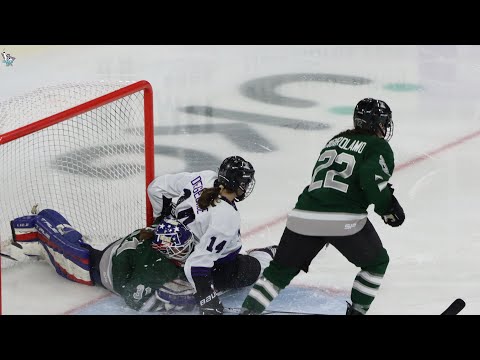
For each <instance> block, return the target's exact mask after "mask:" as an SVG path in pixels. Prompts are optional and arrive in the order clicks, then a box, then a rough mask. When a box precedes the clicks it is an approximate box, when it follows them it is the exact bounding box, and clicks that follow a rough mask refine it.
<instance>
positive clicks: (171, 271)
mask: <svg viewBox="0 0 480 360" xmlns="http://www.w3.org/2000/svg"><path fill="white" fill-rule="evenodd" d="M140 232H141V229H139V230H135V231H134V232H132V233H131V234H129V235H127V236H126V237H124V238H123V239H120V240H117V241H116V242H114V243H113V244H111V245H110V246H109V247H108V248H107V249H106V250H105V252H104V254H103V256H102V259H101V260H100V276H101V279H102V284H103V285H104V286H105V287H106V288H107V289H109V290H110V291H113V292H115V293H116V294H118V295H120V296H121V297H123V299H124V300H125V302H126V304H127V305H128V306H129V307H131V308H133V309H136V310H138V309H140V308H141V307H142V305H143V304H144V303H145V301H146V300H148V298H149V297H150V296H152V295H153V293H154V292H155V289H158V288H160V286H162V285H163V284H165V283H166V282H169V281H172V280H174V279H177V278H180V277H183V276H184V274H183V269H182V268H181V267H178V266H176V265H175V264H174V263H173V262H172V261H171V260H169V259H167V258H166V257H165V256H164V255H163V254H161V253H160V252H159V251H157V250H154V249H153V248H152V246H151V240H150V239H146V240H143V241H142V240H141V236H140Z"/></svg>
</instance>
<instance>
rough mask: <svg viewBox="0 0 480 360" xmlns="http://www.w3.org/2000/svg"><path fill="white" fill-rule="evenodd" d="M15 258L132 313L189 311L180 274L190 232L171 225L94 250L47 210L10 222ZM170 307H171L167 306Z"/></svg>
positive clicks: (191, 299) (165, 223)
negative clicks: (93, 288)
mask: <svg viewBox="0 0 480 360" xmlns="http://www.w3.org/2000/svg"><path fill="white" fill-rule="evenodd" d="M11 228H12V233H13V237H14V238H13V243H12V244H13V245H14V247H15V248H19V250H17V254H16V255H23V256H25V255H27V256H35V257H38V258H40V259H45V260H47V261H49V262H50V264H51V265H52V266H53V267H54V268H55V270H56V272H57V273H58V274H59V275H60V276H62V277H64V278H66V279H68V280H71V281H75V282H78V283H81V284H85V285H98V286H102V287H104V288H106V289H107V290H110V291H111V292H113V293H115V294H117V295H119V296H121V297H122V298H123V299H124V300H125V303H126V304H127V305H128V306H129V307H131V308H132V309H135V310H138V311H142V312H144V311H145V312H146V311H160V310H171V309H174V308H175V309H180V308H182V307H183V305H187V303H188V304H190V305H195V304H196V300H195V298H194V296H193V294H194V292H195V291H194V289H193V288H192V287H191V286H190V284H189V283H188V281H187V279H186V278H185V275H184V272H183V262H184V261H185V260H186V258H187V257H188V255H190V253H191V252H192V250H193V247H194V243H195V242H194V238H193V235H192V233H191V232H190V230H188V229H187V228H186V227H185V226H184V225H183V224H182V223H180V222H179V221H177V220H175V219H164V220H162V221H160V222H159V224H158V226H157V227H145V228H142V229H137V230H135V231H133V232H132V233H130V234H128V235H127V236H125V237H123V238H120V239H118V240H116V241H113V242H112V243H111V244H109V245H108V246H107V247H106V248H105V249H103V250H98V249H95V248H93V247H92V246H90V245H89V244H87V243H86V242H85V241H84V239H83V236H82V234H81V233H80V232H79V231H77V230H76V229H74V228H73V227H72V226H71V225H70V223H69V222H68V220H67V219H66V218H65V217H63V215H61V214H60V213H58V212H57V211H55V210H52V209H44V210H42V211H40V212H39V213H38V214H34V215H27V216H21V217H18V218H15V219H13V220H12V221H11ZM172 303H174V304H172Z"/></svg>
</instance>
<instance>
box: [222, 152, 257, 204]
mask: <svg viewBox="0 0 480 360" xmlns="http://www.w3.org/2000/svg"><path fill="white" fill-rule="evenodd" d="M217 182H218V184H219V185H223V186H224V187H225V188H226V189H228V190H231V191H235V192H236V193H237V194H238V190H241V191H243V193H242V194H240V195H238V196H237V197H236V199H235V201H242V200H243V199H245V198H247V197H248V196H249V195H250V194H251V193H252V191H253V188H254V186H255V169H254V168H253V166H252V164H251V163H250V162H248V161H246V160H245V159H243V158H242V157H240V156H230V157H228V158H226V159H225V160H223V162H222V164H221V165H220V168H219V169H218V179H217Z"/></svg>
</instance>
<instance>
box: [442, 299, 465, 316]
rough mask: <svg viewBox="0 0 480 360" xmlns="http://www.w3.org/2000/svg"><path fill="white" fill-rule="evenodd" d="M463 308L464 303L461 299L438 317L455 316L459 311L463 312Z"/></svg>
mask: <svg viewBox="0 0 480 360" xmlns="http://www.w3.org/2000/svg"><path fill="white" fill-rule="evenodd" d="M464 307H465V301H463V300H462V299H456V300H455V301H454V302H453V303H451V304H450V306H449V307H448V308H446V309H445V311H444V312H442V313H441V314H440V315H457V314H458V313H459V312H460V311H462V310H463V308H464Z"/></svg>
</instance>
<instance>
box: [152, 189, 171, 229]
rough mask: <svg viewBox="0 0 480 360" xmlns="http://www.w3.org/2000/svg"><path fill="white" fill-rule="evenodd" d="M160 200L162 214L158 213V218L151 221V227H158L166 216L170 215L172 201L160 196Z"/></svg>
mask: <svg viewBox="0 0 480 360" xmlns="http://www.w3.org/2000/svg"><path fill="white" fill-rule="evenodd" d="M162 199H163V206H162V212H161V213H160V216H159V217H157V218H156V219H155V220H154V221H153V224H152V225H158V224H160V223H161V222H162V220H163V219H165V218H166V217H167V216H170V215H172V208H173V204H172V199H170V198H167V197H165V196H162Z"/></svg>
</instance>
